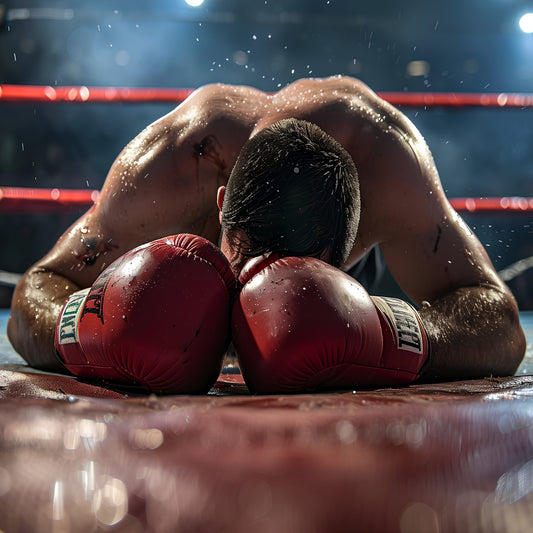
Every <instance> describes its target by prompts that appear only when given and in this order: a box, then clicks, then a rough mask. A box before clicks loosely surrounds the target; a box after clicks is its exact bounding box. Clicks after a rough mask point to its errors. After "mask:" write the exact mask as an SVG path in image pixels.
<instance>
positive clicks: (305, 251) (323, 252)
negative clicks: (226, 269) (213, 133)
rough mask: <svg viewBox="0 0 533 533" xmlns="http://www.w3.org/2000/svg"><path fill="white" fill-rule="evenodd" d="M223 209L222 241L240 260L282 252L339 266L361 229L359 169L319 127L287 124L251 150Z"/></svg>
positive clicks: (259, 138)
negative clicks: (238, 255) (243, 257)
mask: <svg viewBox="0 0 533 533" xmlns="http://www.w3.org/2000/svg"><path fill="white" fill-rule="evenodd" d="M218 203H219V207H220V208H221V224H222V234H223V239H224V240H225V241H226V243H227V244H229V246H230V247H231V248H232V249H233V250H235V251H237V252H238V253H239V254H241V255H243V256H246V257H248V256H257V255H260V254H263V253H267V252H274V251H275V252H281V253H283V254H284V255H295V256H309V257H317V258H319V259H322V260H324V261H327V262H328V263H331V264H332V265H334V266H337V267H338V266H340V265H341V263H342V262H343V261H344V260H345V259H346V258H347V257H348V254H349V253H350V251H351V249H352V247H353V244H354V241H355V236H356V233H357V227H358V225H359V216H360V197H359V181H358V177H357V170H356V168H355V165H354V162H353V160H352V158H351V157H350V154H348V152H347V151H346V150H345V149H344V148H343V147H342V146H341V145H340V144H339V143H338V142H337V141H335V140H334V139H333V138H332V137H330V136H329V135H327V134H326V133H324V132H323V131H322V130H321V129H320V128H319V127H318V126H316V125H314V124H311V123H309V122H305V121H302V120H296V119H285V120H281V121H280V122H276V123H275V124H273V125H272V126H269V127H268V128H265V129H263V130H261V131H260V132H259V133H257V135H255V136H254V137H252V138H251V139H250V140H248V141H247V142H246V143H245V145H244V146H243V148H242V150H241V153H240V154H239V157H238V158H237V162H236V163H235V166H234V167H233V170H232V172H231V175H230V178H229V181H228V185H227V188H226V190H225V191H224V190H222V191H221V193H219V199H218Z"/></svg>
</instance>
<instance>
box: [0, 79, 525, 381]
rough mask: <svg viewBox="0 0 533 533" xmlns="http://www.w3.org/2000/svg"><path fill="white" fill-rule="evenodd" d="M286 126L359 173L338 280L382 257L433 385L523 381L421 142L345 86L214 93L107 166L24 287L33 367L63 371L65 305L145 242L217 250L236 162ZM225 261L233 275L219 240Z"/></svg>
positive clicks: (499, 289)
mask: <svg viewBox="0 0 533 533" xmlns="http://www.w3.org/2000/svg"><path fill="white" fill-rule="evenodd" d="M289 117H295V118H301V119H305V120H308V121H310V122H314V123H315V124H317V125H318V126H320V127H321V128H322V129H323V130H324V131H326V132H327V133H329V134H330V135H331V136H333V137H334V138H335V139H337V141H339V142H340V143H341V144H342V145H343V146H344V148H346V150H347V151H348V152H349V153H350V154H351V156H352V158H353V159H354V161H355V164H356V166H357V169H358V173H359V180H360V189H361V201H362V211H361V221H360V225H359V231H358V235H357V239H356V243H355V246H354V248H353V250H352V252H351V253H350V256H349V258H348V261H347V262H346V264H345V265H344V268H346V269H348V268H350V267H351V266H353V265H354V264H356V263H357V261H358V260H359V259H360V258H361V257H362V256H363V255H364V254H365V253H366V252H367V251H368V250H369V249H370V248H371V247H372V246H374V245H376V244H379V245H380V246H381V249H382V251H383V254H384V256H385V259H386V261H387V264H388V266H389V268H390V271H391V273H392V274H393V276H394V277H395V279H396V280H397V282H398V283H399V285H400V286H401V287H402V289H403V290H404V291H405V293H406V294H408V295H409V297H410V298H412V299H413V301H414V302H416V303H417V304H418V305H419V306H421V309H420V314H421V317H422V319H423V321H424V325H425V327H426V329H427V331H428V334H429V337H430V341H431V346H432V355H431V363H430V365H429V367H428V369H427V372H426V375H425V378H426V379H442V380H444V379H454V378H455V379H461V378H463V379H464V378H471V377H481V376H487V375H491V374H494V375H506V374H511V373H513V372H515V371H516V368H517V367H518V365H519V363H520V361H521V359H522V357H523V355H524V352H525V338H524V334H523V332H522V329H521V327H520V323H519V319H518V309H517V306H516V304H515V301H514V299H513V297H512V295H511V293H510V291H509V290H508V288H507V287H506V286H505V285H504V283H503V282H502V281H501V280H500V279H499V277H498V275H497V274H496V272H495V270H494V268H493V266H492V264H491V262H490V260H489V258H488V256H487V254H486V253H485V250H484V249H483V247H482V245H481V244H480V242H479V241H478V239H477V238H476V237H475V235H474V234H473V233H472V231H471V230H470V229H469V228H468V226H467V225H466V224H465V223H464V222H463V221H462V219H461V218H460V217H459V215H458V214H457V213H456V212H455V211H454V210H453V208H452V207H451V206H450V204H449V203H448V200H447V199H446V197H445V194H444V192H443V190H442V186H441V183H440V179H439V175H438V172H437V169H436V167H435V164H434V162H433V158H432V156H431V153H430V151H429V149H428V147H427V145H426V143H425V141H424V139H423V138H422V136H421V135H420V133H419V132H418V131H417V129H416V128H415V127H414V125H413V124H412V123H411V122H410V121H409V120H408V119H407V118H406V117H405V116H404V115H403V114H402V113H401V112H400V111H398V110H397V109H396V108H394V107H393V106H391V105H390V104H388V103H387V102H385V101H384V100H382V99H381V98H379V97H378V96H377V95H376V94H375V93H374V92H373V91H372V90H370V89H369V88H368V87H367V86H366V85H364V84H363V83H362V82H360V81H358V80H355V79H352V78H347V77H334V78H327V79H303V80H299V81H296V82H294V83H292V84H291V85H288V86H287V87H285V88H283V89H281V90H280V91H278V92H276V93H269V94H267V93H264V92H261V91H258V90H256V89H253V88H250V87H239V86H230V85H220V84H219V85H209V86H206V87H202V88H200V89H198V90H197V91H196V92H194V93H193V94H192V95H191V96H190V97H189V98H188V99H187V100H186V101H185V102H183V103H182V104H181V105H179V106H178V107H177V108H176V109H174V110H173V111H172V112H170V113H169V114H167V115H165V116H164V117H162V118H160V119H159V120H157V121H156V122H154V123H153V124H151V125H150V126H148V127H147V128H146V129H145V130H144V131H142V132H141V133H140V134H139V135H138V136H137V137H135V138H134V139H133V140H132V141H131V142H130V143H129V144H128V145H127V146H126V147H125V148H124V150H123V151H122V152H121V153H120V155H119V156H118V158H117V159H116V161H115V162H114V163H113V165H112V167H111V169H110V170H109V173H108V175H107V179H106V181H105V184H104V186H103V189H102V191H101V194H100V197H99V199H98V202H97V203H96V204H95V205H94V207H93V208H91V209H90V210H89V211H88V212H87V213H86V214H85V215H83V216H82V217H81V218H80V219H79V220H78V221H77V222H75V223H74V224H73V225H72V226H71V227H70V228H69V229H68V230H67V231H66V232H65V233H64V235H63V236H62V237H61V238H60V239H59V241H58V242H57V243H56V245H55V246H54V247H53V248H52V250H51V251H50V252H49V253H48V254H47V255H46V256H45V257H44V258H43V259H41V260H40V261H38V262H37V263H36V264H35V265H34V266H33V267H31V268H30V269H29V270H28V272H27V273H26V274H25V275H24V277H23V278H22V280H21V282H20V283H19V285H18V286H17V288H16V291H15V294H14V299H13V304H12V308H11V312H12V314H11V318H10V321H9V323H8V335H9V339H10V340H11V342H12V344H13V346H14V347H15V349H16V350H17V351H18V352H19V353H20V354H21V355H22V356H23V357H24V358H25V360H26V361H27V362H28V363H29V364H30V365H32V366H34V367H37V368H43V369H55V370H61V366H60V364H59V363H58V362H57V358H56V356H55V352H54V346H53V336H54V327H55V324H56V321H57V318H58V315H59V311H60V309H61V306H62V305H63V302H64V301H65V299H66V298H67V296H68V295H69V294H70V293H72V292H74V291H76V290H78V289H80V288H83V287H88V286H90V285H91V284H92V282H93V281H94V280H95V279H96V277H97V276H98V274H100V272H102V270H103V269H105V268H106V267H107V266H108V265H109V264H110V263H111V262H112V261H113V260H114V259H116V258H117V257H119V256H120V255H122V254H123V253H125V252H126V251H128V250H130V249H132V248H133V247H135V246H137V245H139V244H142V243H145V242H147V241H151V240H154V239H157V238H159V237H162V236H166V235H170V234H175V233H180V232H189V233H194V234H197V235H201V236H203V237H206V238H207V239H209V240H211V241H212V242H214V243H217V242H218V240H219V233H220V223H219V207H220V206H221V205H222V201H223V197H224V188H223V187H224V186H225V185H226V183H227V180H228V177H229V173H230V172H231V169H232V167H233V164H234V162H235V160H236V158H237V155H238V154H239V151H240V148H241V147H242V145H243V144H244V142H245V141H246V140H247V139H248V138H250V136H252V135H253V134H254V133H256V132H257V131H259V130H260V129H262V128H264V127H267V126H269V125H271V124H273V123H275V122H277V121H278V120H280V119H282V118H289ZM221 187H222V188H221ZM220 188H221V189H220ZM219 189H220V190H219ZM217 191H219V192H218V205H217V201H216V199H217ZM221 247H222V249H223V251H224V252H225V253H226V255H227V256H228V257H229V258H230V260H232V262H233V263H234V266H235V265H237V264H238V258H237V259H236V257H235V252H234V251H233V250H231V248H229V247H228V245H227V242H226V240H225V239H224V238H222V244H221ZM237 269H238V266H237Z"/></svg>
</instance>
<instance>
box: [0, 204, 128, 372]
mask: <svg viewBox="0 0 533 533" xmlns="http://www.w3.org/2000/svg"><path fill="white" fill-rule="evenodd" d="M83 235H87V239H83ZM98 235H99V236H100V238H98V237H97V236H98ZM119 236H120V229H119V230H118V232H117V231H116V229H115V232H114V234H113V236H111V235H109V232H108V231H103V230H102V229H101V228H100V230H97V229H96V227H95V222H94V212H91V213H88V214H87V215H85V216H83V217H82V218H81V219H80V220H79V221H78V222H76V223H75V224H74V225H73V226H72V227H71V228H70V229H69V230H68V231H67V232H65V234H64V235H63V236H62V237H61V238H60V239H59V240H58V242H57V243H56V244H55V246H54V247H53V248H52V250H51V251H50V252H49V253H48V254H47V255H46V256H45V257H44V258H43V259H41V260H40V261H38V262H37V263H36V264H35V265H33V266H32V267H31V268H30V269H29V270H28V271H27V272H26V273H25V274H24V276H23V277H22V279H21V280H20V282H19V283H18V284H17V287H16V288H15V292H14V294H13V301H12V304H11V316H10V318H9V321H8V324H7V334H8V337H9V340H10V341H11V344H12V345H13V347H14V348H15V350H16V351H17V352H18V353H19V354H20V355H21V356H22V357H23V358H24V359H25V360H26V362H27V363H28V364H29V365H30V366H33V367H35V368H40V369H45V370H55V371H61V370H62V366H61V365H60V363H59V360H58V358H57V357H56V355H55V348H54V331H55V325H56V322H57V319H58V317H59V313H60V311H61V308H62V306H63V304H64V303H65V300H66V299H67V298H68V296H69V295H70V294H72V293H73V292H75V291H77V290H79V289H80V288H83V287H88V286H90V285H91V283H92V282H93V281H94V280H95V279H96V277H97V276H98V275H99V274H100V272H101V271H102V270H103V269H104V268H105V267H106V266H108V265H109V264H110V263H111V262H112V261H113V260H114V259H115V258H116V257H118V256H119V255H121V253H124V252H125V251H127V250H126V248H130V245H129V244H126V243H127V241H124V240H123V239H122V240H119ZM114 242H117V243H118V242H122V243H123V244H122V245H118V244H114ZM124 244H126V246H124Z"/></svg>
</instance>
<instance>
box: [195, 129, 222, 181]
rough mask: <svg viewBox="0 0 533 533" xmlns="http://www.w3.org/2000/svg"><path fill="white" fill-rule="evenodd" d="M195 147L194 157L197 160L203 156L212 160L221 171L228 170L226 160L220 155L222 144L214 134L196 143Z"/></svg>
mask: <svg viewBox="0 0 533 533" xmlns="http://www.w3.org/2000/svg"><path fill="white" fill-rule="evenodd" d="M193 148H194V152H193V157H194V158H195V159H196V161H199V160H200V157H201V158H203V159H206V160H207V161H211V162H212V163H213V164H214V165H215V166H216V167H218V169H219V170H220V171H221V172H224V170H226V166H227V165H226V161H224V159H223V157H222V156H221V155H220V150H222V145H221V144H220V143H219V142H218V139H217V138H216V137H215V136H214V135H208V136H207V137H204V138H203V139H202V140H201V141H200V142H199V143H196V144H194V145H193Z"/></svg>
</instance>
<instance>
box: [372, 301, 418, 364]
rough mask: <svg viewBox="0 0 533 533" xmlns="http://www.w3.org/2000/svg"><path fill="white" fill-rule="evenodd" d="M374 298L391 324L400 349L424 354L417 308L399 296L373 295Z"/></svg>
mask: <svg viewBox="0 0 533 533" xmlns="http://www.w3.org/2000/svg"><path fill="white" fill-rule="evenodd" d="M372 300H373V301H374V303H375V304H376V306H377V307H378V308H379V310H380V311H381V312H382V313H383V315H384V316H385V317H386V318H387V321H388V322H389V324H390V325H391V328H392V331H393V332H394V335H395V337H396V347H397V348H398V350H407V351H409V352H414V353H417V354H422V353H423V351H424V346H423V343H422V331H421V329H420V322H419V320H418V313H417V312H416V310H415V309H413V307H411V306H410V305H409V304H408V303H407V302H404V301H403V300H398V299H397V298H388V297H379V296H373V297H372Z"/></svg>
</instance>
